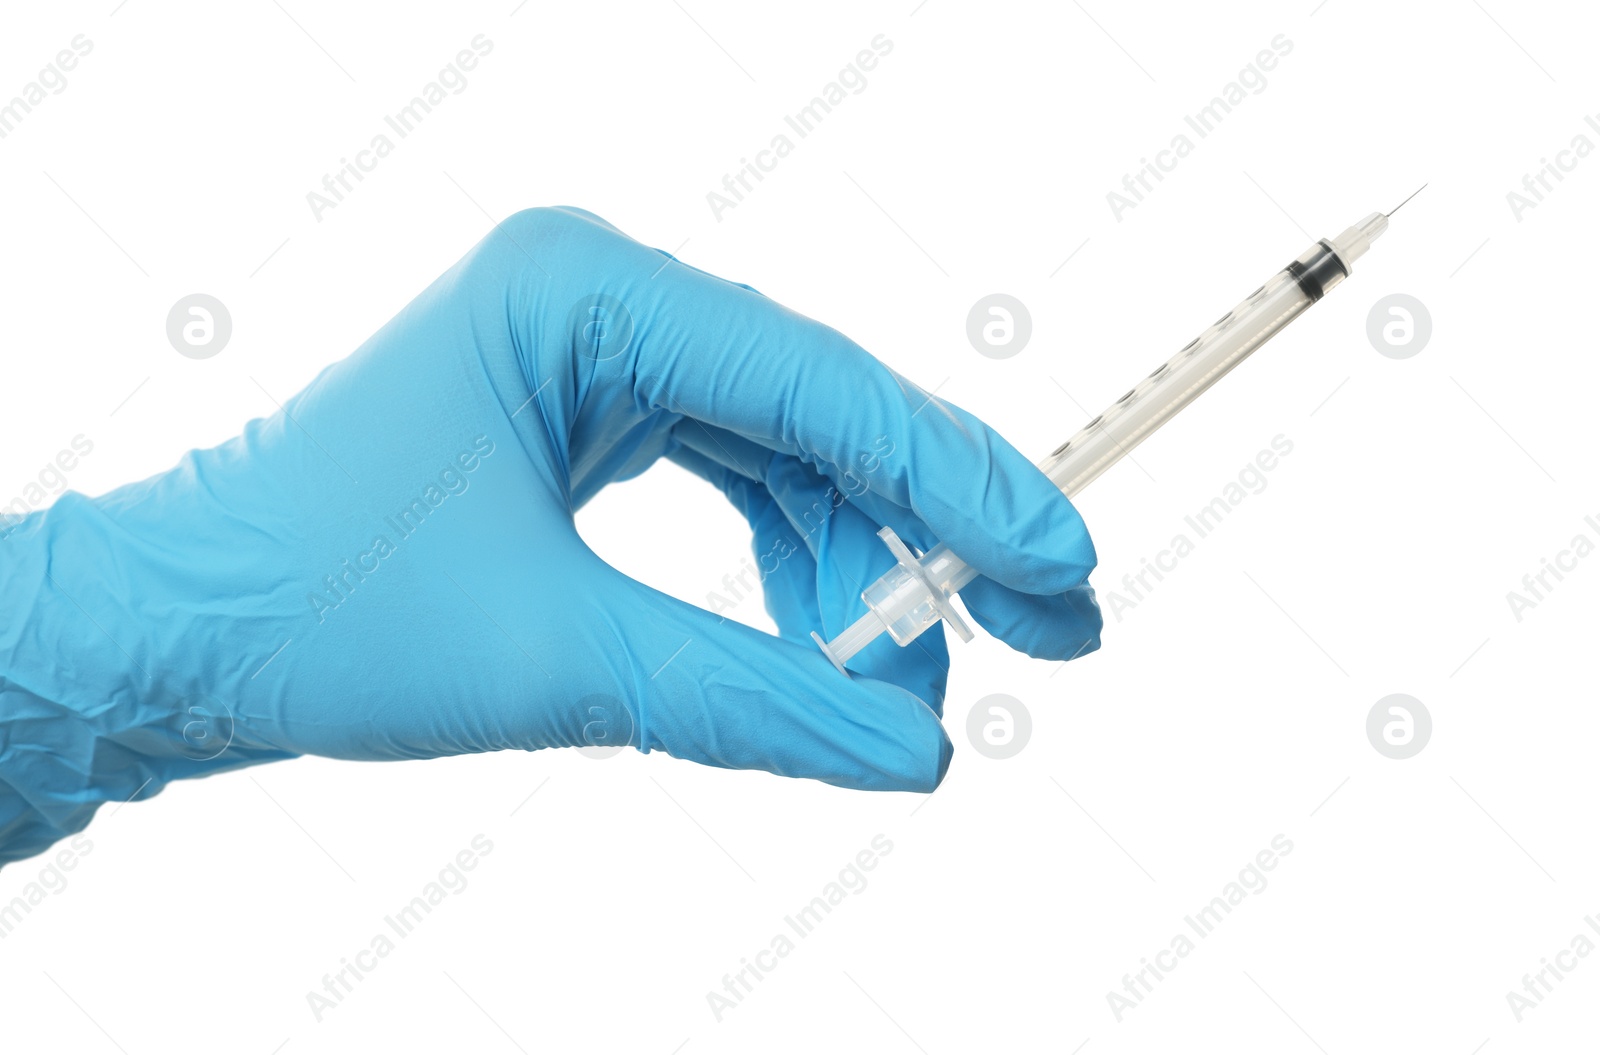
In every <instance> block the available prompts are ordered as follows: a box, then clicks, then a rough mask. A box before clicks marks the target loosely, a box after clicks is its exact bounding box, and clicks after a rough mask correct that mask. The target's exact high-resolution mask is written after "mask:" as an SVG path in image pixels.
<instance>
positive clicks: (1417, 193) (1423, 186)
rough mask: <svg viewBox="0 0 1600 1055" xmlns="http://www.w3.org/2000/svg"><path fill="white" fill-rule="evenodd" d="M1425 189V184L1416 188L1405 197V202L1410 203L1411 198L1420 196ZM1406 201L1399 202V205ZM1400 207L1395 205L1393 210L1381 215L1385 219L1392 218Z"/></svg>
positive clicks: (1426, 187) (1426, 186)
mask: <svg viewBox="0 0 1600 1055" xmlns="http://www.w3.org/2000/svg"><path fill="white" fill-rule="evenodd" d="M1427 189H1428V185H1427V184H1426V183H1424V184H1423V185H1422V186H1420V187H1418V188H1417V189H1416V190H1414V191H1412V192H1411V193H1410V194H1408V195H1406V201H1410V200H1411V199H1412V198H1415V197H1416V196H1417V195H1419V194H1421V193H1422V192H1423V191H1425V190H1427ZM1406 201H1403V202H1401V203H1400V205H1404V204H1405V203H1406ZM1400 205H1396V206H1395V207H1394V208H1392V209H1390V210H1389V211H1388V212H1386V213H1384V214H1383V215H1384V216H1385V217H1389V216H1393V215H1394V214H1395V213H1397V212H1399V211H1400Z"/></svg>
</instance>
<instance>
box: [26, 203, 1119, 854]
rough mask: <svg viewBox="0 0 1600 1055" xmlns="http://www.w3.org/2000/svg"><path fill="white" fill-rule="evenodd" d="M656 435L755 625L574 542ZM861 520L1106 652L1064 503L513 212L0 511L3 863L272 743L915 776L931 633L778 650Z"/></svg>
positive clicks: (572, 236)
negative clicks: (146, 449)
mask: <svg viewBox="0 0 1600 1055" xmlns="http://www.w3.org/2000/svg"><path fill="white" fill-rule="evenodd" d="M663 457H666V458H670V459H672V460H673V461H675V462H677V463H678V464H679V465H682V466H684V467H686V468H688V469H690V470H691V471H693V472H694V473H697V474H698V475H700V476H701V477H704V478H705V479H707V480H709V481H710V482H712V483H713V484H715V485H716V486H717V487H719V488H720V489H721V490H722V491H723V492H724V493H725V494H726V495H727V496H728V498H729V499H730V500H731V501H732V502H733V503H734V505H735V506H737V507H738V508H739V510H740V511H741V512H742V513H744V515H745V516H746V517H747V518H748V519H749V521H750V524H751V526H752V528H753V529H754V533H755V543H754V554H755V563H757V564H758V566H759V567H760V568H761V569H762V575H763V576H764V583H763V586H764V592H765V597H766V602H767V608H768V611H769V612H770V613H771V615H772V616H773V618H774V619H775V620H776V622H777V624H778V626H779V628H780V630H781V638H774V637H771V636H769V635H767V634H764V633H761V632H759V631H756V630H752V629H750V628H748V627H745V626H743V625H740V624H739V623H736V622H733V621H731V620H728V619H725V618H722V617H719V616H717V615H715V614H712V613H709V612H706V611H704V610H702V609H700V608H697V607H694V606H692V605H689V604H685V603H683V602H681V601H678V600H675V599H673V598H671V597H667V596H664V595H662V594H660V593H658V592H656V591H655V590H652V589H650V588H649V587H647V586H644V585H642V584H640V583H638V582H636V581H634V580H632V579H629V578H627V577H625V576H624V575H622V574H621V573H619V572H617V571H616V570H614V569H612V568H611V567H609V566H608V565H606V564H605V563H604V562H603V561H601V560H600V558H599V557H597V556H596V555H595V554H594V553H593V552H591V551H590V550H589V548H588V547H587V546H586V545H584V542H583V540H582V539H581V538H579V536H578V534H577V531H576V530H575V529H574V526H573V511H574V510H576V509H577V508H578V507H580V506H581V505H583V503H584V502H585V501H587V500H588V499H589V498H591V497H592V496H593V495H594V494H595V493H596V492H597V491H599V490H600V489H601V488H602V487H604V486H606V485H607V484H608V483H611V482H612V481H615V480H621V479H626V478H628V477H631V476H634V475H636V474H638V473H640V472H642V471H643V470H644V469H645V468H647V467H648V466H650V465H651V464H652V463H654V462H655V461H656V460H657V459H659V458H663ZM692 501H693V499H692V497H686V501H685V504H684V505H683V506H682V507H681V508H673V509H662V510H659V511H657V513H656V514H655V521H656V522H658V523H661V524H667V523H668V522H669V521H671V520H678V521H679V523H676V524H672V525H671V526H670V527H667V528H666V529H667V530H671V531H677V532H682V531H685V530H686V528H685V527H684V526H683V523H682V520H683V519H684V518H692V517H694V516H695V515H696V514H695V512H694V507H693V505H692ZM880 524H888V525H890V526H892V527H893V528H894V529H895V530H896V531H897V532H899V534H900V535H901V536H902V537H903V538H905V539H907V540H908V541H910V542H911V543H912V544H913V545H916V546H918V547H920V548H924V549H925V548H927V547H930V546H932V545H933V544H934V543H935V541H936V540H939V539H942V540H944V541H945V542H948V543H949V544H950V546H951V548H952V549H954V550H955V551H956V552H957V553H958V554H960V555H961V556H962V557H963V558H964V559H966V560H967V561H969V562H970V563H971V564H973V565H974V566H975V567H977V568H978V569H979V571H981V572H982V573H983V576H984V577H983V578H980V579H978V580H977V581H975V582H974V583H972V584H971V585H970V586H969V587H967V589H966V590H964V591H963V593H962V597H963V599H964V600H965V602H966V604H967V606H968V608H969V610H970V612H971V614H972V616H973V617H974V618H975V619H976V620H977V621H978V623H979V624H981V625H982V626H984V627H985V628H986V629H988V630H989V631H990V632H991V633H993V634H996V635H997V636H999V637H1001V638H1003V639H1005V640H1006V641H1008V642H1009V643H1011V644H1012V645H1013V646H1015V647H1016V648H1019V649H1021V650H1023V651H1025V652H1027V653H1029V654H1030V655H1035V656H1043V657H1051V658H1057V659H1061V658H1067V657H1070V656H1074V655H1081V654H1083V653H1085V652H1088V651H1091V650H1092V649H1093V648H1094V647H1096V646H1097V645H1098V635H1099V631H1100V625H1101V624H1100V617H1099V612H1098V609H1097V608H1096V606H1095V603H1094V599H1093V594H1092V592H1091V591H1090V590H1089V588H1088V587H1087V586H1085V585H1084V580H1085V577H1086V576H1087V574H1088V572H1089V570H1090V568H1091V567H1092V566H1093V564H1094V559H1095V558H1094V551H1093V548H1092V547H1091V544H1090V542H1089V538H1088V535H1087V533H1086V532H1085V529H1084V526H1083V523H1082V521H1081V520H1080V519H1079V517H1078V514H1077V513H1076V512H1075V511H1074V510H1073V508H1072V506H1071V505H1070V504H1069V503H1068V501H1067V500H1066V499H1065V498H1064V497H1063V496H1062V495H1061V494H1060V493H1059V492H1057V491H1056V490H1055V488H1053V487H1052V486H1051V485H1050V483H1049V482H1048V481H1047V480H1046V479H1045V477H1044V476H1043V474H1041V473H1040V472H1039V471H1038V470H1037V469H1035V468H1034V467H1033V466H1032V465H1031V464H1029V462H1028V461H1027V460H1026V459H1025V458H1023V457H1022V456H1021V455H1020V454H1018V453H1017V451H1016V450H1014V449H1013V448H1012V447H1011V446H1010V445H1009V444H1007V443H1006V442H1005V441H1004V440H1003V439H1001V438H1000V437H999V436H998V435H997V434H996V433H994V432H993V431H991V430H990V429H989V428H987V427H986V426H985V425H983V424H982V423H981V422H979V421H978V420H976V419H975V418H973V417H972V416H971V415H969V414H967V413H965V412H963V411H961V410H959V409H957V408H955V407H953V406H950V405H949V404H947V403H944V402H941V401H939V400H933V399H931V397H929V396H927V395H926V394H925V393H924V392H922V391H921V390H919V389H918V388H916V387H915V386H914V385H911V384H910V383H909V382H907V381H905V380H904V379H902V378H900V377H899V376H897V375H896V374H894V373H893V372H892V371H890V370H889V369H887V368H886V367H884V366H883V365H882V364H880V363H879V362H877V361H876V360H875V359H873V358H872V357H871V356H870V355H868V354H867V353H866V352H865V351H863V350H862V349H861V348H859V347H857V346H856V345H855V344H853V343H851V342H850V341H849V340H848V339H846V338H845V337H843V336H841V335H840V334H838V333H836V332H835V331H833V330H831V329H828V328H827V327H825V326H822V325H820V324H818V323H815V322H812V321H811V320H809V319H805V318H802V317H801V316H799V315H796V314H794V313H793V312H790V311H787V310H785V309H784V308H782V307H780V306H779V305H777V304H775V303H773V302H772V301H770V300H767V299H766V298H764V297H762V296H761V295H760V294H758V293H756V292H755V291H754V290H751V289H750V288H748V287H745V286H739V285H735V284H733V283H729V282H726V281H723V280H721V279H718V278H715V277H713V276H711V275H707V274H705V273H704V272H701V271H697V270H695V269H693V268H691V267H687V266H685V265H683V264H681V263H678V262H676V261H674V260H673V259H672V258H671V257H669V256H668V255H666V254H663V253H660V252H658V251H656V250H653V249H650V248H648V247H646V246H643V245H640V244H639V243H637V242H634V241H633V240H631V239H629V238H628V237H626V236H625V235H623V234H621V233H620V232H618V231H617V230H616V229H615V228H613V227H611V226H610V225H608V224H606V223H605V222H604V221H602V220H600V219H599V218H597V217H595V216H593V215H590V214H588V213H584V212H581V211H579V210H574V209H534V210H529V211H526V212H522V213H519V214H517V215H515V216H513V217H512V218H511V219H509V220H507V221H506V222H505V223H504V224H502V225H500V226H499V227H497V228H496V229H495V230H494V231H493V232H492V233H491V234H490V235H489V236H488V237H486V238H485V239H484V240H483V242H481V243H480V244H479V245H478V246H477V247H476V248H474V249H473V250H472V251H471V252H469V253H468V254H467V256H466V257H465V258H464V259H463V260H462V261H461V262H460V263H458V264H456V266H454V267H453V268H451V269H450V270H449V271H447V272H445V273H444V275H443V276H441V277H440V278H439V279H438V280H437V281H435V282H434V283H433V285H432V286H430V287H429V288H428V289H427V290H426V291H425V292H424V293H423V294H422V295H421V296H419V297H417V298H416V299H415V300H414V301H412V303H411V304H409V305H408V306H407V307H406V308H405V309H404V310H403V311H401V312H400V314H399V315H397V316H396V317H395V318H394V319H393V320H392V321H390V322H389V323H388V324H387V325H386V326H384V327H383V328H382V329H381V330H379V331H378V333H377V334H376V335H375V336H373V337H372V338H371V339H370V340H368V341H367V342H366V343H365V344H363V345H362V346H361V347H360V348H359V349H357V351H356V352H355V354H353V355H352V356H350V357H349V358H348V359H345V360H344V361H343V362H340V363H337V364H335V365H333V366H331V367H329V368H328V369H327V370H325V371H324V372H323V373H322V374H321V375H320V376H319V377H318V378H317V379H316V380H315V381H313V382H312V383H311V385H310V386H309V387H308V388H306V390H305V391H303V392H301V393H300V394H299V395H297V396H295V397H294V398H293V399H291V400H289V401H288V402H287V404H285V406H284V407H283V410H282V412H280V413H278V414H276V415H274V416H272V417H271V418H268V419H265V420H258V421H252V422H251V423H250V424H249V425H247V426H246V428H245V430H244V434H243V435H242V436H240V437H239V438H237V439H235V440H232V441H231V442H229V443H226V444H223V445H222V446H220V447H218V448H216V449H214V450H208V451H198V452H193V453H190V454H189V455H187V456H185V457H184V459H183V460H182V461H181V462H180V463H179V464H178V465H177V467H175V468H174V469H172V470H171V471H169V472H167V473H164V474H163V475H161V476H157V477H155V478H153V479H150V480H146V481H144V482H142V483H137V484H132V485H130V486H127V487H123V488H120V489H119V490H116V491H113V492H111V493H110V494H108V495H105V496H103V497H100V498H94V499H89V498H84V497H83V496H81V495H78V494H74V493H68V494H66V495H63V496H62V498H61V499H60V500H59V501H58V502H57V503H56V504H55V505H54V506H53V507H51V508H50V509H48V510H45V511H42V512H40V513H35V514H31V515H29V516H28V517H26V518H25V519H22V520H21V521H20V522H9V523H8V522H5V521H3V520H0V532H4V534H5V539H4V541H3V542H0V598H3V601H0V862H5V861H13V860H17V859H20V858H23V857H26V856H29V855H31V854H33V853H36V852H38V851H40V850H42V849H43V848H45V847H46V846H48V845H49V844H50V843H51V842H53V841H55V840H56V839H59V838H60V837H62V836H63V835H66V834H69V833H72V832H74V831H77V830H79V829H81V828H82V827H84V826H85V825H86V824H87V823H88V821H89V818H90V817H91V816H92V815H93V813H94V811H95V809H96V808H97V807H98V806H99V805H100V804H101V803H102V802H108V801H122V800H127V799H129V798H131V797H134V796H137V797H139V798H147V797H149V796H150V795H152V794H154V793H155V792H157V791H159V790H160V789H161V787H162V786H164V785H165V784H166V783H167V782H169V781H171V780H174V779H178V778H182V777H189V776H199V775H203V774H207V773H214V772H218V771H221V770H225V769H233V768H238V767H240V766H244V765H249V764H251V763H255V762H261V761H267V760H272V759H280V758H290V757H293V756H296V755H301V754H314V755H323V756H328V757H334V758H349V759H397V758H426V757H435V756H440V755H453V754H459V753H463V752H473V751H494V750H501V749H505V748H519V749H523V750H532V749H535V748H541V747H558V746H571V745H583V744H606V743H627V744H631V745H633V746H636V747H638V748H639V749H641V750H644V751H649V750H652V749H660V750H664V751H666V752H667V753H669V754H671V755H673V756H675V757H678V758H686V759H691V760H693V761H696V762H701V763H704V764H706V765H714V766H724V767H730V768H746V769H762V770H767V771H769V772H772V773H778V774H782V775H785V776H797V777H812V778H815V779H818V780H823V781H826V782H828V783H831V784H837V785H841V786H844V787H850V788H863V789H897V790H907V791H929V790H931V789H932V788H934V787H935V786H936V785H937V784H938V783H939V781H940V780H941V779H942V778H943V776H944V773H945V769H946V767H947V766H948V764H949V760H950V755H951V745H950V741H949V739H948V738H947V737H946V736H945V733H944V730H943V728H942V727H941V725H940V722H939V710H940V706H941V703H942V698H943V694H944V686H945V670H946V667H947V665H948V655H947V653H946V650H945V645H944V641H943V639H942V637H941V635H940V634H939V633H935V632H932V631H930V632H929V633H927V634H925V635H923V637H922V638H921V639H919V640H918V641H917V642H916V643H915V644H914V645H912V646H910V647H907V648H905V649H900V648H897V647H895V645H894V644H893V643H892V642H891V641H890V640H889V639H888V638H887V637H884V638H881V639H880V640H879V641H878V642H876V643H875V644H874V645H873V646H872V647H870V648H868V649H867V650H865V651H864V652H863V653H862V654H861V655H860V656H858V657H857V660H856V661H855V662H854V663H853V664H852V666H853V667H854V668H855V669H856V670H858V671H859V672H860V674H859V675H858V676H856V677H854V678H845V677H843V676H841V675H840V674H839V673H838V672H837V671H836V670H834V669H833V668H832V667H831V666H830V665H829V663H828V661H827V660H826V659H825V658H824V657H823V656H821V655H820V654H819V653H818V651H817V649H816V648H815V646H814V645H813V644H812V643H811V642H810V641H809V639H808V634H809V632H810V631H812V630H819V631H821V632H822V633H823V634H824V636H826V637H831V636H833V635H834V634H836V633H837V632H838V631H839V630H840V629H842V628H843V627H844V626H846V625H847V624H848V623H850V622H851V621H852V620H854V619H855V618H856V617H857V616H859V615H860V614H861V613H862V612H863V611H864V610H865V609H864V606H863V605H862V602H861V601H860V599H859V596H858V594H859V592H860V589H861V587H862V585H863V584H865V583H868V582H870V581H871V580H873V579H874V578H876V577H877V576H878V575H880V574H882V573H883V572H884V571H886V570H887V569H888V568H889V567H890V566H891V565H892V563H893V561H892V559H891V558H890V556H889V554H888V551H887V550H885V549H884V547H883V546H882V544H881V543H880V542H879V541H878V539H877V538H876V537H875V534H874V532H875V530H876V529H877V527H878V526H879V525H880ZM639 529H640V530H641V531H649V530H651V529H652V524H651V523H650V522H645V523H641V524H640V525H639ZM687 530H692V529H687ZM752 578H753V577H752ZM747 581H749V580H747ZM863 675H864V676H863Z"/></svg>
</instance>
